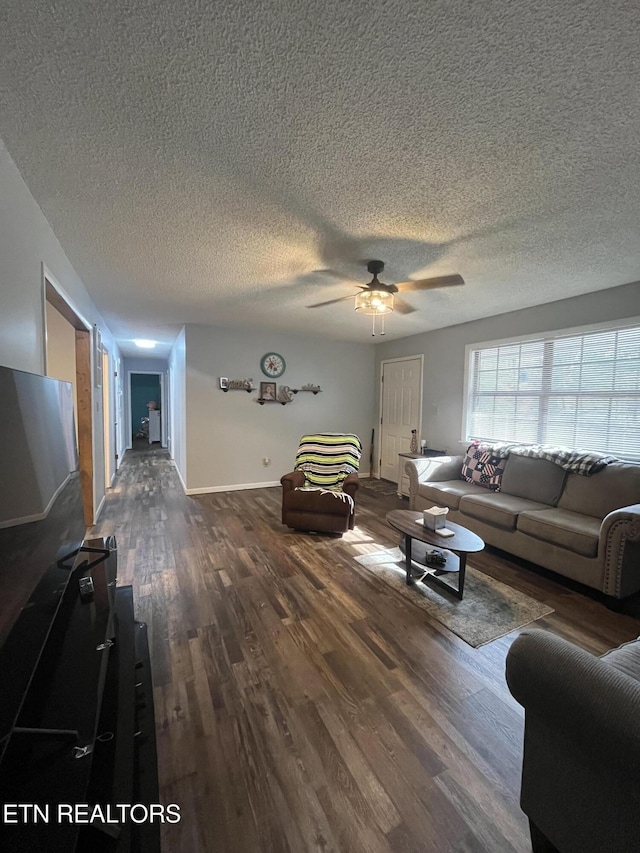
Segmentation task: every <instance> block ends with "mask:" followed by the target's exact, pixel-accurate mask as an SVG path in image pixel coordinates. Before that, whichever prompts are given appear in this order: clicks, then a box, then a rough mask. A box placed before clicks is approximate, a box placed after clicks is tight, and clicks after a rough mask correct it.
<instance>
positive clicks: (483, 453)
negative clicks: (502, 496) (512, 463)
mask: <svg viewBox="0 0 640 853" xmlns="http://www.w3.org/2000/svg"><path fill="white" fill-rule="evenodd" d="M507 458H508V457H506V456H501V455H500V454H498V453H496V452H495V451H493V450H492V449H491V448H489V447H487V446H486V445H483V444H480V442H479V441H474V442H473V444H470V445H469V447H467V453H466V455H465V457H464V461H463V463H462V479H463V480H466V481H467V483H474V484H475V485H476V486H482V488H483V489H489V490H490V491H492V492H499V491H500V486H501V485H502V475H503V474H504V469H505V465H506V462H507Z"/></svg>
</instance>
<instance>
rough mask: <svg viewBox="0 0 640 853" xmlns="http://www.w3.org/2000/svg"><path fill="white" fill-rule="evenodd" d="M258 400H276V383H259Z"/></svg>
mask: <svg viewBox="0 0 640 853" xmlns="http://www.w3.org/2000/svg"><path fill="white" fill-rule="evenodd" d="M259 399H260V400H275V399H276V383H275V382H261V383H260V398H259Z"/></svg>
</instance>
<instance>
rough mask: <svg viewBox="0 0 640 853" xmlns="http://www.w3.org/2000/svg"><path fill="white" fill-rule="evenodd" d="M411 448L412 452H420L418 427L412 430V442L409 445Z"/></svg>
mask: <svg viewBox="0 0 640 853" xmlns="http://www.w3.org/2000/svg"><path fill="white" fill-rule="evenodd" d="M409 449H410V450H411V452H412V453H417V452H418V430H417V429H412V430H411V444H410V445H409Z"/></svg>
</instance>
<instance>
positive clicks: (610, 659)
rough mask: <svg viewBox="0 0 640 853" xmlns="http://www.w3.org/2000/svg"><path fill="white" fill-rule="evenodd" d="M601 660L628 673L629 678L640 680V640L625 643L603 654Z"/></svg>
mask: <svg viewBox="0 0 640 853" xmlns="http://www.w3.org/2000/svg"><path fill="white" fill-rule="evenodd" d="M600 660H603V661H604V662H605V663H606V664H607V665H608V666H612V667H613V668H614V669H617V670H618V672H623V673H624V674H625V675H628V676H629V678H633V679H634V680H635V681H640V642H638V640H631V641H630V642H629V643H623V645H621V646H618V648H617V649H612V650H611V651H610V652H607V653H606V654H604V655H602V657H601V658H600Z"/></svg>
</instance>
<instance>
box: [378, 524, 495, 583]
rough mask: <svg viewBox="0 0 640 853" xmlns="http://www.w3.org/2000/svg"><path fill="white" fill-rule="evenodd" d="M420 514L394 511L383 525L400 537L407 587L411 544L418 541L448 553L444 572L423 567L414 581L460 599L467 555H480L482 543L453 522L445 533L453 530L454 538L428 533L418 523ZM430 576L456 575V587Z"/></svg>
mask: <svg viewBox="0 0 640 853" xmlns="http://www.w3.org/2000/svg"><path fill="white" fill-rule="evenodd" d="M422 518H423V516H422V513H421V512H414V511H413V510H408V509H394V510H392V511H391V512H388V513H387V524H389V525H390V526H391V527H393V529H394V530H397V531H398V532H399V533H402V534H403V535H404V554H405V560H406V566H407V584H412V583H413V581H414V578H413V573H412V565H411V540H412V539H418V540H419V541H420V542H424V543H425V544H427V545H432V546H433V547H435V548H442V549H444V550H446V551H451V552H452V553H451V554H449V556H448V557H447V564H446V567H444V568H438V567H428V566H426V565H425V567H424V570H423V573H422V577H420V578H418V580H421V581H423V582H428V583H429V584H435V585H436V586H438V587H440V588H441V589H446V590H447V592H451V593H453V595H455V596H456V597H457V598H460V599H462V595H463V593H464V573H465V568H466V565H467V554H472V553H475V552H476V551H482V549H483V548H484V542H483V541H482V539H481V538H480V537H479V536H476V534H475V533H472V531H471V530H467V528H466V527H463V526H462V525H461V524H455V523H454V522H453V521H448V522H447V527H448V529H449V530H453V532H454V534H455V535H454V536H447V537H445V536H439V535H438V533H437V532H436V531H435V530H429V529H428V528H426V527H425V526H424V525H423V523H422ZM434 572H442V573H445V572H446V573H450V572H451V573H453V572H457V574H458V587H457V588H456V587H455V586H453V584H450V583H447V582H446V581H443V580H441V579H440V578H439V577H438V576H437V575H436V574H434Z"/></svg>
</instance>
